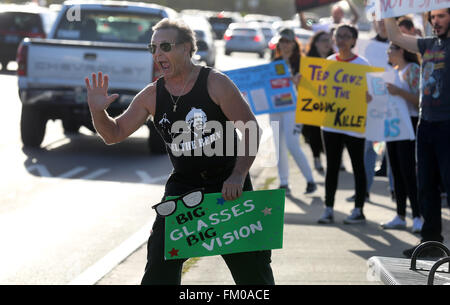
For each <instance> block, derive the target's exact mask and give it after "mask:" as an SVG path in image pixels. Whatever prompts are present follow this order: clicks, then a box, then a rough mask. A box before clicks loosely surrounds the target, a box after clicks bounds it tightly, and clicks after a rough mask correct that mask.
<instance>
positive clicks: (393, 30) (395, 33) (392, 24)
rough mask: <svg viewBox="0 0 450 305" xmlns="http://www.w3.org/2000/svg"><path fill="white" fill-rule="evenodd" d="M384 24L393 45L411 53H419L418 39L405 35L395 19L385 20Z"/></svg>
mask: <svg viewBox="0 0 450 305" xmlns="http://www.w3.org/2000/svg"><path fill="white" fill-rule="evenodd" d="M384 24H385V25H386V31H387V33H388V37H389V40H390V41H392V43H394V44H396V45H398V46H399V47H401V48H403V49H406V50H408V51H410V52H413V53H419V45H418V43H417V38H416V37H414V36H411V35H406V34H403V33H402V32H401V31H400V29H399V27H398V25H397V22H396V21H395V19H394V18H386V19H384Z"/></svg>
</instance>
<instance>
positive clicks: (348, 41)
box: [318, 24, 369, 224]
mask: <svg viewBox="0 0 450 305" xmlns="http://www.w3.org/2000/svg"><path fill="white" fill-rule="evenodd" d="M334 39H335V42H336V46H337V48H338V50H339V52H338V53H336V54H333V55H331V56H329V57H328V58H327V59H329V60H337V61H343V62H349V63H354V64H360V65H369V63H368V62H367V60H366V59H365V58H363V57H361V56H358V55H356V54H354V53H353V52H352V49H353V47H354V46H355V45H356V40H357V39H358V30H357V29H356V28H355V27H354V26H352V25H348V24H342V25H340V26H338V27H337V29H336V30H335V32H334ZM361 103H365V101H361ZM322 133H323V140H324V144H325V155H326V157H327V172H326V176H325V205H326V208H325V211H324V213H323V215H322V216H321V218H320V219H319V221H318V222H319V223H325V224H326V223H331V222H333V220H334V217H333V207H334V196H335V194H336V189H337V185H338V177H339V168H340V165H341V159H342V152H343V150H344V145H345V146H346V147H347V150H348V153H349V155H350V159H351V162H352V168H353V174H354V178H355V192H356V198H355V207H354V209H353V210H352V211H351V215H350V216H348V217H347V218H346V219H345V220H344V223H346V224H356V223H364V222H365V221H366V218H365V216H364V214H363V206H364V200H365V196H366V184H367V182H366V172H365V169H364V141H365V138H364V136H365V135H364V134H363V133H357V132H352V131H344V130H338V129H334V128H330V127H323V128H322Z"/></svg>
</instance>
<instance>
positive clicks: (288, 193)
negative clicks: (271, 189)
mask: <svg viewBox="0 0 450 305" xmlns="http://www.w3.org/2000/svg"><path fill="white" fill-rule="evenodd" d="M278 188H279V189H284V195H285V196H289V195H290V194H291V189H290V188H289V186H288V185H287V184H283V185H280V186H279V187H278Z"/></svg>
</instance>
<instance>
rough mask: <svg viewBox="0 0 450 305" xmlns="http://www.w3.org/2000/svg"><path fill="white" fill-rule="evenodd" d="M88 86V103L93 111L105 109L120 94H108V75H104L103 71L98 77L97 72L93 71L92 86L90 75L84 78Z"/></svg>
mask: <svg viewBox="0 0 450 305" xmlns="http://www.w3.org/2000/svg"><path fill="white" fill-rule="evenodd" d="M84 81H85V83H86V88H87V97H88V105H89V108H90V109H91V111H93V112H98V111H103V110H105V109H107V108H108V107H109V105H110V104H111V103H112V102H114V101H115V100H116V99H117V98H118V97H119V95H118V94H113V95H108V82H109V78H108V75H106V74H105V75H104V76H103V73H102V72H98V78H97V75H96V74H95V73H92V86H91V84H90V81H89V77H86V78H85V79H84Z"/></svg>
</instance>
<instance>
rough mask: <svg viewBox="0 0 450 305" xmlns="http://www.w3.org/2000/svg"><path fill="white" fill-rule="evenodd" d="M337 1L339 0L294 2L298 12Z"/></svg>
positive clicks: (296, 0) (301, 0) (302, 0)
mask: <svg viewBox="0 0 450 305" xmlns="http://www.w3.org/2000/svg"><path fill="white" fill-rule="evenodd" d="M339 1H340V0H295V7H296V8H297V12H298V11H304V10H306V9H310V8H313V7H318V6H323V5H326V4H330V3H334V2H339Z"/></svg>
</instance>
